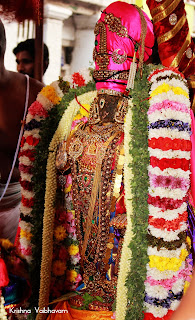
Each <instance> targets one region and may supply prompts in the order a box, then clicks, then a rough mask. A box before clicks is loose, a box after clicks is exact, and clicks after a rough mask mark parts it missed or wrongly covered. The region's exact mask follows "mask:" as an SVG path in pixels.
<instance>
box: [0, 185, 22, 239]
mask: <svg viewBox="0 0 195 320" xmlns="http://www.w3.org/2000/svg"><path fill="white" fill-rule="evenodd" d="M4 187H5V185H4V184H0V194H2V192H3V190H4ZM20 202H21V187H20V183H19V182H13V183H10V184H9V186H8V188H7V191H6V193H5V196H4V197H3V199H2V200H1V202H0V238H5V239H9V240H10V241H11V242H12V243H14V241H15V237H16V232H17V228H18V224H19V218H20Z"/></svg>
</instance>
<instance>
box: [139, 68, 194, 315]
mask: <svg viewBox="0 0 195 320" xmlns="http://www.w3.org/2000/svg"><path fill="white" fill-rule="evenodd" d="M149 80H150V81H151V84H152V85H151V92H150V96H151V99H150V108H149V110H148V121H149V125H148V130H149V139H148V147H149V153H150V165H149V172H148V174H149V181H150V187H149V195H148V204H149V220H148V241H149V247H148V256H149V262H148V264H147V280H146V281H145V291H146V295H145V303H144V304H145V307H146V312H145V318H144V319H155V318H158V319H161V318H163V319H169V317H170V314H171V312H172V311H173V310H175V309H176V308H177V306H178V304H179V301H180V300H181V298H182V295H183V290H184V288H185V286H186V285H185V283H186V281H189V278H190V277H189V275H190V274H191V272H192V270H191V269H192V268H190V267H189V268H186V263H187V261H189V259H188V256H189V251H188V249H189V245H188V244H187V242H186V241H187V240H186V237H187V235H186V231H187V218H188V214H187V203H186V200H187V193H188V190H189V186H190V152H191V141H190V134H191V132H190V125H191V122H190V105H189V97H188V95H189V92H188V89H187V87H186V83H185V80H184V79H183V77H182V76H181V77H179V73H178V72H175V71H173V70H172V69H163V70H156V71H154V72H153V73H152V74H151V75H150V77H149ZM186 98H187V99H186Z"/></svg>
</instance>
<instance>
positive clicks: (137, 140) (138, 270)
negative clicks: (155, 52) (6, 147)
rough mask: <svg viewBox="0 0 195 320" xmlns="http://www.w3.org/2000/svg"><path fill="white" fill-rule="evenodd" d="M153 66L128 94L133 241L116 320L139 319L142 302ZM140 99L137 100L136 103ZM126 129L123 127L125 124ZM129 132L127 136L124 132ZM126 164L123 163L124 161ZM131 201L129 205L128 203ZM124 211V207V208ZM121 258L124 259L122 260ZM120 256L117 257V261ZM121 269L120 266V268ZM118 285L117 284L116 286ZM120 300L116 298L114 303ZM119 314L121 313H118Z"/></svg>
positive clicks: (141, 316) (139, 78)
mask: <svg viewBox="0 0 195 320" xmlns="http://www.w3.org/2000/svg"><path fill="white" fill-rule="evenodd" d="M151 68H153V66H151V65H148V66H144V69H143V75H142V78H141V77H140V74H139V73H138V72H137V74H136V78H135V84H134V90H133V91H132V92H131V96H132V103H133V104H132V106H131V113H132V123H131V126H130V125H129V128H128V127H126V128H125V135H126V137H125V141H126V145H127V146H128V151H127V150H126V152H128V153H129V155H128V156H127V159H128V161H127V164H126V169H125V168H124V170H125V171H124V173H125V174H129V173H128V171H127V170H130V171H131V172H132V173H131V175H132V176H133V177H132V179H130V177H131V176H126V177H125V179H127V180H126V186H125V193H126V190H127V192H128V193H127V194H126V204H127V205H128V204H129V205H130V202H131V206H132V208H130V207H129V211H130V217H131V225H132V227H131V229H132V233H133V237H132V239H131V242H130V244H129V248H130V250H131V261H130V268H129V269H130V270H129V272H128V274H127V277H126V281H125V286H126V287H127V297H126V299H125V300H124V302H125V303H126V302H127V304H126V305H124V302H123V301H122V299H120V300H118V305H119V306H120V304H121V305H122V306H123V307H124V310H123V312H121V313H119V312H118V313H117V320H124V319H127V320H135V319H142V318H143V311H142V307H141V306H142V305H143V301H144V293H145V287H144V279H145V278H146V264H147V261H148V258H147V239H146V234H147V226H148V224H147V220H148V204H147V198H148V186H149V178H148V170H147V167H148V165H149V154H148V130H147V111H148V109H149V100H148V97H149V90H150V83H149V82H148V75H149V74H150V72H151V70H152V69H151ZM140 97H141V99H140ZM129 120H130V119H129ZM125 126H126V124H125ZM128 130H129V132H127V131H128ZM125 162H126V160H125ZM130 200H131V201H130ZM127 209H128V207H127ZM124 258H126V257H125V256H124ZM122 259H123V256H122V257H121V261H122ZM121 267H122V265H121ZM118 285H119V283H118ZM119 298H120V296H118V294H117V299H119ZM121 311H122V310H121Z"/></svg>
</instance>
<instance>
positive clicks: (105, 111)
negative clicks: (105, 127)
mask: <svg viewBox="0 0 195 320" xmlns="http://www.w3.org/2000/svg"><path fill="white" fill-rule="evenodd" d="M119 99H120V97H119V96H113V95H108V94H99V95H98V105H99V114H100V121H101V122H102V123H106V122H114V116H115V112H116V109H117V105H118V101H119Z"/></svg>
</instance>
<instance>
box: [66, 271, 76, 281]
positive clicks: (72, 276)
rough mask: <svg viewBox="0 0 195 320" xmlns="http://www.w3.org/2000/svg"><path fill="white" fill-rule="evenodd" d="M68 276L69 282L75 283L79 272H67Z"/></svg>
mask: <svg viewBox="0 0 195 320" xmlns="http://www.w3.org/2000/svg"><path fill="white" fill-rule="evenodd" d="M66 275H67V280H69V281H70V282H75V280H76V278H77V272H76V271H75V270H67V271H66Z"/></svg>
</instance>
